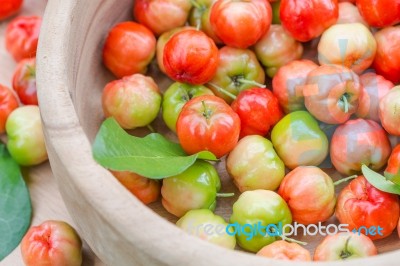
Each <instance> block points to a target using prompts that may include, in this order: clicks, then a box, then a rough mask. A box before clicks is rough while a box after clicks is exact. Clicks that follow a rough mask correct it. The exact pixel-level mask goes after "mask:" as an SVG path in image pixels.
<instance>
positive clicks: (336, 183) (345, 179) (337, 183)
mask: <svg viewBox="0 0 400 266" xmlns="http://www.w3.org/2000/svg"><path fill="white" fill-rule="evenodd" d="M356 177H357V175H352V176H349V177H346V178H342V179H339V180H338V181H336V182H334V183H333V185H334V186H337V185H340V184H342V183H344V182H347V181H349V180H352V179H354V178H356Z"/></svg>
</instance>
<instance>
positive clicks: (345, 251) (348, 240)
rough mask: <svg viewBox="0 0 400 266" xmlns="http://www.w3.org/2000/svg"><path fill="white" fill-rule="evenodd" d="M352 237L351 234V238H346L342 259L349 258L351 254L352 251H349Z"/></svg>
mask: <svg viewBox="0 0 400 266" xmlns="http://www.w3.org/2000/svg"><path fill="white" fill-rule="evenodd" d="M350 238H351V236H350V237H349V238H347V239H346V244H345V245H344V250H343V251H342V252H341V254H340V258H341V259H342V260H344V259H347V258H348V257H350V256H351V253H350V252H349V242H350Z"/></svg>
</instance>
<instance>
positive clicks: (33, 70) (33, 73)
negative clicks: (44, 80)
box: [26, 65, 36, 77]
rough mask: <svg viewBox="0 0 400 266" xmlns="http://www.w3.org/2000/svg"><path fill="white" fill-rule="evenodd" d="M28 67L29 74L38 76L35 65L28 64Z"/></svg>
mask: <svg viewBox="0 0 400 266" xmlns="http://www.w3.org/2000/svg"><path fill="white" fill-rule="evenodd" d="M26 68H27V69H28V72H29V76H31V77H36V69H35V67H32V66H30V65H26Z"/></svg>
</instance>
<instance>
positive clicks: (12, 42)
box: [5, 16, 42, 62]
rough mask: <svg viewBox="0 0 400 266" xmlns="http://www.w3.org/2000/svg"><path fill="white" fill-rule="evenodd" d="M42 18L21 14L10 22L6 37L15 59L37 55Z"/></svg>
mask: <svg viewBox="0 0 400 266" xmlns="http://www.w3.org/2000/svg"><path fill="white" fill-rule="evenodd" d="M41 25H42V18H41V17H38V16H30V17H26V16H20V17H17V18H15V19H14V20H12V21H11V22H10V24H8V26H7V29H6V33H5V38H6V49H7V51H8V52H9V53H10V54H11V55H12V57H13V58H14V60H15V61H17V62H19V61H21V60H22V59H25V58H32V57H36V49H37V45H38V41H39V33H40V27H41Z"/></svg>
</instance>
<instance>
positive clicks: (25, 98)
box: [12, 58, 38, 105]
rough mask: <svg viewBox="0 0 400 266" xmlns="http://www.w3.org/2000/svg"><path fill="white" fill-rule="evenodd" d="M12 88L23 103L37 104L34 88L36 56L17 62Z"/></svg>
mask: <svg viewBox="0 0 400 266" xmlns="http://www.w3.org/2000/svg"><path fill="white" fill-rule="evenodd" d="M12 85H13V89H14V90H15V91H16V92H17V94H18V97H19V99H20V101H21V103H23V104H28V105H29V104H34V105H38V98H37V89H36V58H29V59H24V60H22V61H21V62H19V63H18V65H17V68H16V69H15V72H14V75H13V79H12Z"/></svg>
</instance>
